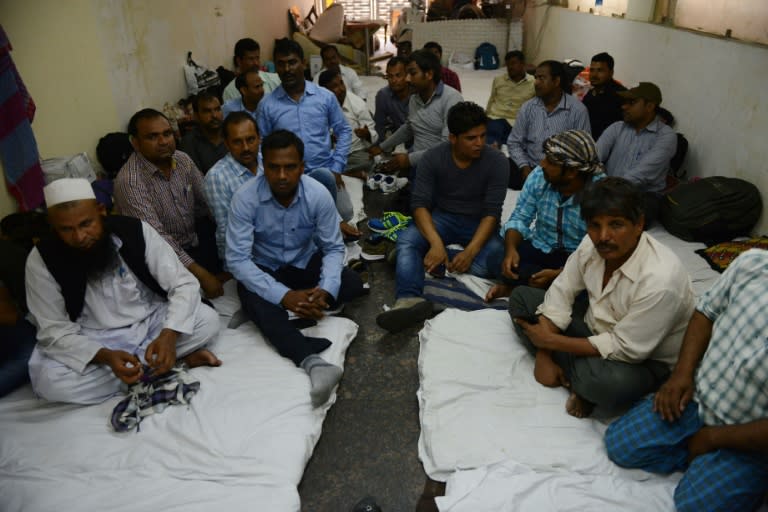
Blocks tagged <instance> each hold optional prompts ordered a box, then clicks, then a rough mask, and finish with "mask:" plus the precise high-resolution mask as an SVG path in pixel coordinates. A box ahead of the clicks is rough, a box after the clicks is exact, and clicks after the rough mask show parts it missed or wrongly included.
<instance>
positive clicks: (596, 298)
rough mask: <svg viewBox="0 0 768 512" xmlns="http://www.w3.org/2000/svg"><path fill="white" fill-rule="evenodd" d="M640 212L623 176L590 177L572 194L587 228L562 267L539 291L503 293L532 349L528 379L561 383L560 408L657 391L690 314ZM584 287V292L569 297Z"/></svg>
mask: <svg viewBox="0 0 768 512" xmlns="http://www.w3.org/2000/svg"><path fill="white" fill-rule="evenodd" d="M642 212H643V196H642V193H641V192H640V191H639V190H638V189H637V188H635V186H634V185H632V184H631V183H629V182H628V181H626V180H624V179H621V178H606V179H604V180H601V181H598V182H597V183H594V184H593V185H592V186H591V187H589V188H588V189H587V190H586V191H585V192H584V195H583V198H582V201H581V215H582V216H583V217H584V219H585V220H586V222H587V233H588V235H589V236H587V237H584V240H583V241H582V243H581V244H580V245H579V247H578V248H577V249H576V251H575V252H574V253H573V254H572V255H571V256H570V257H569V258H568V261H567V262H566V264H565V268H564V269H563V272H562V273H561V274H560V275H559V276H558V277H557V279H555V281H554V282H553V283H552V286H550V288H549V290H548V291H547V292H546V295H545V292H544V290H541V289H538V288H531V287H527V286H521V287H518V288H515V290H514V291H513V292H512V295H511V296H510V298H509V314H510V316H511V317H512V319H513V321H514V322H515V324H514V325H515V330H517V332H518V334H519V335H520V337H521V340H522V341H523V342H524V343H525V345H526V347H527V348H529V349H530V350H531V351H532V352H534V353H535V355H536V365H535V369H534V376H535V378H536V380H537V381H538V382H540V383H541V384H543V385H545V386H552V387H556V386H564V387H567V388H568V389H570V391H571V396H570V398H569V399H568V401H567V403H566V410H567V411H568V413H569V414H571V415H573V416H576V417H584V416H588V415H589V414H590V413H591V411H592V408H593V407H594V405H595V404H596V405H599V406H601V407H604V408H606V409H615V408H618V407H621V406H626V405H629V404H631V403H633V402H634V401H635V400H637V399H638V398H640V397H642V396H643V395H645V394H647V393H650V392H652V391H654V390H656V388H657V387H658V386H659V385H661V383H662V382H664V380H666V378H667V377H668V376H669V369H670V367H671V365H673V364H674V363H675V361H676V360H677V353H678V350H679V348H680V343H681V341H682V339H683V333H684V331H685V326H686V325H687V324H688V320H689V319H690V317H691V313H692V312H693V291H692V287H691V281H690V279H689V278H688V272H687V271H686V269H685V267H684V266H683V264H682V263H681V262H680V260H679V259H678V258H677V256H676V255H675V254H674V253H673V252H672V251H671V250H670V249H668V248H667V247H666V246H665V245H663V244H661V243H659V242H657V241H656V240H655V239H654V238H653V237H651V236H650V235H648V234H647V233H644V232H643V213H642ZM584 291H586V292H587V296H588V300H583V299H582V300H579V299H577V297H578V296H579V295H581V294H582V292H584ZM533 315H537V316H536V317H535V320H534V318H531V316H533Z"/></svg>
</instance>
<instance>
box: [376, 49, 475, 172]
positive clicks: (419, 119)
mask: <svg viewBox="0 0 768 512" xmlns="http://www.w3.org/2000/svg"><path fill="white" fill-rule="evenodd" d="M406 72H407V73H408V75H407V79H406V80H407V82H408V84H409V85H410V86H411V87H412V88H413V92H414V94H411V97H410V100H409V103H408V119H407V120H406V122H405V124H404V125H402V126H401V127H400V128H398V129H397V131H396V132H395V133H393V134H392V135H390V136H389V137H388V138H387V139H386V140H384V141H382V142H380V143H379V144H378V145H376V146H371V148H370V149H369V150H368V153H370V154H371V156H376V155H380V154H381V153H388V152H390V151H392V150H393V149H395V148H396V147H397V146H398V145H399V144H404V143H408V142H409V141H411V140H412V141H413V146H412V147H411V149H410V150H409V152H408V153H397V154H395V155H394V156H393V158H392V159H391V160H389V161H388V162H387V163H386V165H385V166H384V167H383V168H384V170H386V171H389V172H395V171H400V170H406V169H414V168H415V167H416V166H417V165H418V164H419V160H420V159H421V157H422V156H423V155H424V153H425V152H426V151H427V150H429V149H431V148H433V147H435V146H436V145H438V144H440V143H443V142H445V141H446V140H447V139H448V126H447V123H446V121H447V119H448V111H449V110H450V109H451V107H452V106H454V105H455V104H457V103H459V102H460V101H462V99H463V98H462V97H461V93H460V92H459V91H457V90H456V89H454V88H453V87H446V86H445V84H444V83H443V82H442V80H441V76H442V74H441V73H442V66H441V65H440V60H439V59H438V58H437V56H436V55H435V54H434V53H432V52H430V51H429V50H417V51H415V52H413V53H412V54H411V55H410V56H409V57H408V65H407V66H406ZM411 181H413V180H411Z"/></svg>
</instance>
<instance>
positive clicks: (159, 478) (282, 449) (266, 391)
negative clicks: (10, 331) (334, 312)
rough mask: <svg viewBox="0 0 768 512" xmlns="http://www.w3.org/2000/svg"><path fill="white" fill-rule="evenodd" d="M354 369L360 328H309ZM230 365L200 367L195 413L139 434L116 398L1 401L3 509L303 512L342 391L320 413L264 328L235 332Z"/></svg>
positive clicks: (157, 422) (27, 396)
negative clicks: (349, 352) (311, 463)
mask: <svg viewBox="0 0 768 512" xmlns="http://www.w3.org/2000/svg"><path fill="white" fill-rule="evenodd" d="M305 332H306V333H307V334H309V335H311V336H325V337H327V338H329V339H330V340H331V341H333V345H332V346H331V347H330V348H329V349H328V350H326V351H325V352H324V353H323V354H322V355H323V357H324V358H326V359H327V360H329V361H331V362H333V363H334V364H337V365H340V366H343V364H344V353H345V351H346V349H347V347H348V346H349V344H350V342H351V341H352V339H353V338H354V337H355V335H356V333H357V325H356V324H355V323H354V322H352V321H351V320H348V319H344V318H335V317H327V318H325V319H323V320H322V321H321V322H320V323H319V324H318V325H317V326H316V327H313V328H311V329H307V330H306V331H305ZM211 348H212V350H214V351H215V353H216V354H217V355H218V356H219V357H220V358H221V360H222V361H223V365H222V366H221V367H220V368H195V369H193V370H191V373H192V375H193V376H194V377H195V378H196V379H198V380H199V381H200V383H201V387H200V391H199V392H198V393H197V395H195V396H194V397H193V398H192V401H191V404H190V406H189V407H186V406H173V407H169V408H168V409H166V410H165V411H163V412H162V413H161V414H155V415H153V416H149V417H147V418H146V419H145V420H144V421H143V422H142V423H141V425H140V431H139V432H135V431H134V432H131V433H126V434H117V433H115V432H113V431H112V430H111V428H110V427H109V426H108V420H109V416H110V413H111V411H112V409H113V408H114V406H115V404H116V403H117V402H118V401H119V400H120V399H119V398H113V399H111V400H108V401H107V402H104V403H103V404H100V405H95V406H90V407H82V406H74V405H63V404H51V403H48V402H45V401H42V400H38V399H37V398H36V397H35V396H34V394H33V393H32V390H31V388H30V387H29V386H27V387H25V388H22V389H19V390H17V391H16V392H14V393H12V394H11V395H9V396H7V397H5V398H3V399H2V400H0V510H2V511H3V512H17V511H29V512H47V511H56V512H58V511H63V510H71V511H96V510H110V511H111V512H123V511H125V512H128V511H135V510H162V511H164V512H170V511H179V512H181V511H183V512H196V511H199V512H210V511H212V510H222V511H223V510H226V511H253V510H265V511H266V510H269V511H298V510H299V508H300V503H299V494H298V491H297V485H298V484H299V481H300V480H301V476H302V474H303V471H304V466H305V465H306V463H307V461H308V460H309V457H310V456H311V454H312V450H313V449H314V446H315V443H316V442H317V440H318V438H319V437H320V433H321V430H322V423H323V419H324V418H325V414H326V412H327V410H328V408H330V406H331V404H332V403H333V402H334V401H335V394H334V395H333V397H332V399H331V400H330V401H329V403H328V404H327V405H326V406H325V407H322V408H318V409H313V408H312V405H311V403H310V397H309V379H308V377H307V375H306V373H305V372H304V371H303V370H301V369H299V368H296V367H295V366H294V365H293V363H292V362H291V361H289V360H287V359H285V358H282V357H280V356H279V355H278V354H277V352H276V351H275V350H274V349H273V348H272V347H271V346H269V345H268V344H267V343H266V342H265V341H264V339H263V338H262V336H261V334H260V333H259V331H258V330H257V329H256V328H255V327H254V326H253V324H252V323H250V322H247V323H246V324H243V325H242V326H241V327H240V328H239V329H237V330H231V329H226V330H223V331H222V333H221V336H220V337H219V339H218V340H217V341H216V342H215V344H213V346H212V347H211Z"/></svg>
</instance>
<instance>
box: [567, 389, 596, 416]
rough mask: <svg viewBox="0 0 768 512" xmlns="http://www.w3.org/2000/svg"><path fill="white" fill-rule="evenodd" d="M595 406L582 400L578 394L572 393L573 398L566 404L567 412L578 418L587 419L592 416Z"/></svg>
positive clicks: (570, 397) (569, 398)
mask: <svg viewBox="0 0 768 512" xmlns="http://www.w3.org/2000/svg"><path fill="white" fill-rule="evenodd" d="M594 408H595V404H593V403H592V402H589V401H587V400H585V399H583V398H581V397H580V396H579V395H577V394H576V393H573V392H571V396H569V397H568V400H567V401H566V402H565V412H567V413H568V414H570V415H571V416H575V417H577V418H586V417H587V416H589V415H590V414H592V410H593V409H594Z"/></svg>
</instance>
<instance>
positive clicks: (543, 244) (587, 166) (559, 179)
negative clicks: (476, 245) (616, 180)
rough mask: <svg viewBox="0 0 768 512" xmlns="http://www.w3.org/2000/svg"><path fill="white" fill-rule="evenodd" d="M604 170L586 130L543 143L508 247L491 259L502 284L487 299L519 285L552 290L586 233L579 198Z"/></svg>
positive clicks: (507, 228)
mask: <svg viewBox="0 0 768 512" xmlns="http://www.w3.org/2000/svg"><path fill="white" fill-rule="evenodd" d="M603 171H604V169H603V166H602V165H601V164H600V160H599V158H598V157H597V149H596V148H595V142H594V141H593V140H592V137H590V136H589V134H588V133H587V132H584V131H581V130H568V131H565V132H562V133H559V134H557V135H553V136H552V137H550V138H548V139H547V140H546V141H544V158H543V159H542V160H541V163H540V165H539V166H537V167H536V169H534V170H533V172H532V173H531V175H530V176H529V179H528V180H526V181H525V185H523V190H522V192H520V196H519V197H518V199H517V203H516V204H515V209H514V210H513V211H512V215H510V217H509V219H508V220H507V222H506V223H505V224H504V225H503V226H502V228H501V232H500V234H501V237H502V238H503V239H504V246H503V248H501V250H500V251H498V252H494V253H493V254H492V255H491V256H490V257H489V259H490V261H491V262H492V263H491V264H492V265H493V267H494V268H497V269H498V272H499V277H500V278H501V280H502V282H501V283H500V284H497V285H495V286H493V287H492V288H491V289H490V290H489V291H488V294H487V295H486V297H485V300H487V301H490V300H493V299H496V298H498V297H506V296H508V295H509V292H510V291H511V288H512V287H514V286H519V285H527V286H534V287H536V288H547V287H549V284H550V283H551V282H552V280H554V279H555V277H557V275H558V274H559V273H560V271H561V270H562V268H563V265H565V261H566V260H567V259H568V256H570V254H571V253H572V252H573V251H575V250H576V248H577V247H578V246H579V243H581V240H582V239H583V238H584V235H586V234H587V226H586V225H585V224H584V220H583V219H582V218H581V209H580V208H579V197H580V195H581V194H582V192H583V191H584V189H585V188H586V187H588V186H589V185H590V184H591V183H594V182H595V181H597V180H601V179H603V178H605V174H604V173H603Z"/></svg>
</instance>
